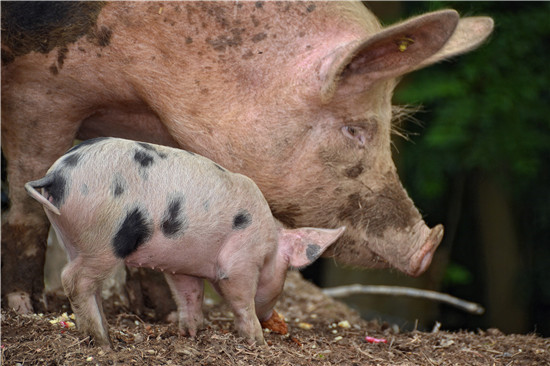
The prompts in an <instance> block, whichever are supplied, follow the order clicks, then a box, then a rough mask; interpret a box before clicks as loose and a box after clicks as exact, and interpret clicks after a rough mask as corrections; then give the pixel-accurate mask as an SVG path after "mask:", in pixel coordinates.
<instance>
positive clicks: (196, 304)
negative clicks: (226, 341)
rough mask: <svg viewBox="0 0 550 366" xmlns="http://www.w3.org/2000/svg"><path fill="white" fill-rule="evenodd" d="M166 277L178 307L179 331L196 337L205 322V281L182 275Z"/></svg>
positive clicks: (167, 275) (166, 274) (168, 275)
mask: <svg viewBox="0 0 550 366" xmlns="http://www.w3.org/2000/svg"><path fill="white" fill-rule="evenodd" d="M165 277H166V282H168V285H169V286H170V290H172V296H173V297H174V300H175V301H176V304H177V306H178V322H179V331H180V333H181V334H182V335H184V336H187V335H189V336H190V337H195V336H196V335H197V331H198V330H199V329H200V328H202V325H203V320H204V319H203V315H202V301H203V294H204V281H203V280H202V279H201V278H198V277H193V276H187V275H180V274H168V273H165Z"/></svg>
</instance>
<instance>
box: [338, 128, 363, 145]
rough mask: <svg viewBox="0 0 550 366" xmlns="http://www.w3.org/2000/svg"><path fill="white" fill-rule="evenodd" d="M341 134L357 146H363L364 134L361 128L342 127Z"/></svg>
mask: <svg viewBox="0 0 550 366" xmlns="http://www.w3.org/2000/svg"><path fill="white" fill-rule="evenodd" d="M342 133H343V134H344V136H346V137H347V138H349V139H352V140H354V141H355V142H357V143H358V144H359V146H365V133H364V131H363V129H362V128H361V127H356V126H344V127H342Z"/></svg>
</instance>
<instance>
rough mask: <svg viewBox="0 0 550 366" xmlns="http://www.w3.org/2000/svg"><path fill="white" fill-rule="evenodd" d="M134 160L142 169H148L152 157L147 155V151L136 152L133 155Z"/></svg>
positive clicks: (151, 162)
mask: <svg viewBox="0 0 550 366" xmlns="http://www.w3.org/2000/svg"><path fill="white" fill-rule="evenodd" d="M134 160H135V161H136V162H137V163H138V164H139V165H141V167H143V168H148V167H149V166H151V165H152V164H153V160H154V158H153V155H151V154H149V153H148V152H147V151H141V150H137V151H136V152H135V153H134Z"/></svg>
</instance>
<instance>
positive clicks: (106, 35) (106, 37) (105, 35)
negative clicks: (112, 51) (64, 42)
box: [89, 25, 113, 47]
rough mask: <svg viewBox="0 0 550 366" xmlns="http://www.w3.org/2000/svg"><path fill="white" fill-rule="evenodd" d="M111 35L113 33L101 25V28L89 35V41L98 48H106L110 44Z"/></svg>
mask: <svg viewBox="0 0 550 366" xmlns="http://www.w3.org/2000/svg"><path fill="white" fill-rule="evenodd" d="M112 35H113V31H112V30H110V29H109V28H107V27H106V26H104V25H103V26H101V28H99V29H97V30H96V31H95V32H93V33H92V34H91V35H89V39H90V40H91V41H92V42H93V43H95V44H96V45H98V46H99V47H106V46H108V45H109V44H111V36H112Z"/></svg>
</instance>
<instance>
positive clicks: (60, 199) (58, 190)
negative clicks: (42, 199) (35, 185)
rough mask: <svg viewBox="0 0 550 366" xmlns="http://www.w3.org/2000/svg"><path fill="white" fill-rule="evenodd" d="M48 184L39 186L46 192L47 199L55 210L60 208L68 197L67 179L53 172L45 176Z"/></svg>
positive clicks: (57, 172)
mask: <svg viewBox="0 0 550 366" xmlns="http://www.w3.org/2000/svg"><path fill="white" fill-rule="evenodd" d="M46 177H47V181H48V183H46V184H44V185H43V186H41V187H42V188H44V190H45V191H46V192H47V194H48V195H49V197H47V198H48V199H49V200H50V201H51V203H53V205H54V206H55V207H57V208H59V207H61V205H63V203H64V202H65V198H66V197H67V195H68V192H67V179H66V178H65V177H64V176H63V175H62V174H61V173H60V172H59V171H54V172H52V173H50V174H48V175H47V176H46Z"/></svg>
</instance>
